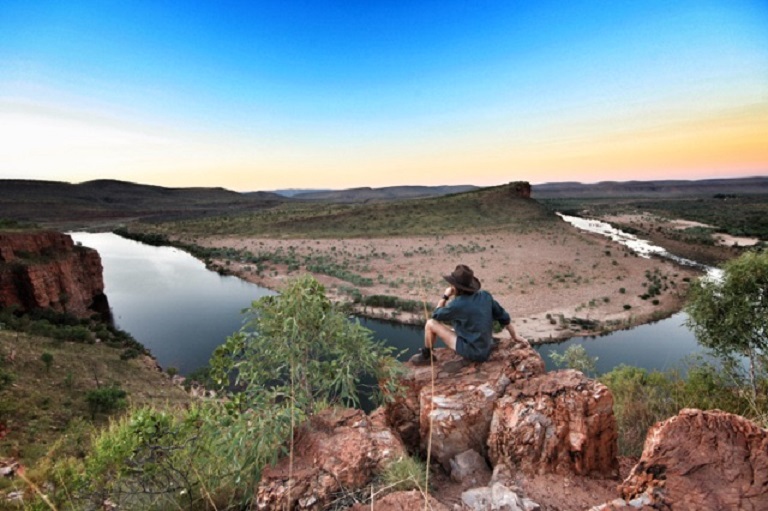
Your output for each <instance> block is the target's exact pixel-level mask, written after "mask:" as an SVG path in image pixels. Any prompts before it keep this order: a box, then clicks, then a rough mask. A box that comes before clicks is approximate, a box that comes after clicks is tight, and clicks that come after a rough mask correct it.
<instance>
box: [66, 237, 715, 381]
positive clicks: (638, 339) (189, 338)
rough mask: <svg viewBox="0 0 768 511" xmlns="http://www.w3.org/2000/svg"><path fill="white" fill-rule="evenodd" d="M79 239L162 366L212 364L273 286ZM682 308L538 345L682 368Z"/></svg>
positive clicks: (124, 316) (688, 338)
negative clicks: (626, 326)
mask: <svg viewBox="0 0 768 511" xmlns="http://www.w3.org/2000/svg"><path fill="white" fill-rule="evenodd" d="M71 235H72V238H73V239H74V240H75V242H79V243H82V244H83V245H85V246H88V247H92V248H95V249H96V250H98V251H99V254H101V258H102V263H103V265H104V284H105V292H106V295H107V297H108V298H109V303H110V306H111V308H112V313H113V315H114V318H115V323H116V325H117V326H118V327H120V328H121V329H123V330H125V331H127V332H129V333H130V334H131V335H133V336H134V337H135V338H136V339H137V340H138V341H140V342H141V343H143V344H144V345H145V346H146V347H147V348H149V349H150V350H151V351H152V354H153V355H154V356H155V357H156V358H157V360H158V362H159V363H160V365H161V366H162V367H164V368H167V367H176V368H177V369H178V370H179V372H180V373H181V374H188V373H189V372H191V371H193V370H195V369H196V368H198V367H201V366H204V365H207V363H208V360H209V359H210V356H211V353H212V352H213V350H214V349H215V348H216V347H217V346H218V345H220V344H221V343H223V342H224V340H225V339H226V338H227V336H228V335H230V334H231V333H232V332H235V331H236V330H238V329H239V328H240V326H241V325H242V322H243V316H242V314H241V311H242V309H244V308H246V307H248V306H249V305H250V304H251V302H252V301H253V300H257V299H258V298H260V297H262V296H266V295H269V294H273V292H272V291H270V290H268V289H265V288H262V287H259V286H256V285H254V284H250V283H247V282H245V281H242V280H240V279H238V278H236V277H231V276H221V275H219V274H217V273H214V272H211V271H208V270H206V269H205V266H204V265H203V263H202V262H200V261H198V260H197V259H195V258H194V257H192V256H191V255H189V254H187V253H186V252H183V251H181V250H178V249H175V248H170V247H153V246H149V245H144V244H142V243H138V242H136V241H132V240H127V239H124V238H121V237H119V236H116V235H114V234H111V233H98V234H92V233H71ZM359 321H360V323H361V324H362V325H364V326H366V327H368V328H370V329H371V330H372V331H373V336H374V338H376V339H379V340H382V341H384V342H386V343H388V344H390V345H392V346H394V347H395V348H396V349H397V351H398V352H402V354H401V357H400V358H401V359H407V358H408V357H409V356H410V355H412V354H413V353H415V352H416V350H417V348H418V347H419V346H420V345H421V343H422V342H423V341H422V340H423V334H422V330H421V328H419V327H413V326H407V325H399V324H396V323H390V322H386V321H377V320H371V319H365V318H360V319H359ZM684 321H685V315H684V314H682V313H681V314H677V315H675V316H672V317H670V318H668V319H665V320H662V321H659V322H657V323H653V324H648V325H642V326H639V327H636V328H633V329H632V330H624V331H620V332H614V333H612V334H609V335H606V336H603V337H598V338H573V339H570V340H568V341H566V342H563V343H559V344H549V345H543V346H540V347H538V348H537V349H539V352H540V353H541V354H542V356H544V359H545V360H546V361H547V366H548V369H553V367H552V365H551V362H550V360H549V357H548V354H549V352H550V351H552V350H554V351H557V352H559V353H562V352H563V351H564V350H565V349H567V347H568V346H570V345H571V344H583V345H584V347H585V349H586V350H587V353H588V354H589V355H590V356H592V357H598V362H597V367H598V371H599V372H600V373H602V372H605V371H609V370H611V369H612V368H613V367H615V366H616V365H618V364H621V363H624V364H629V365H635V366H639V367H644V368H646V369H660V370H664V369H668V368H672V367H677V366H679V365H680V364H681V363H682V362H683V360H684V358H685V357H686V356H687V355H689V354H691V353H695V352H699V351H700V348H699V346H698V344H697V343H696V340H695V338H694V336H693V334H692V333H691V332H690V331H689V330H688V329H687V328H685V326H683V324H684Z"/></svg>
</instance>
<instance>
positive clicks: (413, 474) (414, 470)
mask: <svg viewBox="0 0 768 511" xmlns="http://www.w3.org/2000/svg"><path fill="white" fill-rule="evenodd" d="M381 482H382V484H383V485H384V486H385V487H387V488H389V491H391V492H396V491H410V490H421V491H426V490H427V465H426V463H424V462H423V461H421V460H420V459H418V458H413V457H411V456H404V457H402V458H399V459H397V460H395V461H393V462H391V463H390V464H389V465H387V466H386V468H385V469H384V470H383V471H382V473H381Z"/></svg>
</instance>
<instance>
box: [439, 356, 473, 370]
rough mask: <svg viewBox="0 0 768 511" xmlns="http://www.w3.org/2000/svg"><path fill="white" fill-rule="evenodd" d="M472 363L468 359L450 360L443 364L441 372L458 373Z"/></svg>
mask: <svg viewBox="0 0 768 511" xmlns="http://www.w3.org/2000/svg"><path fill="white" fill-rule="evenodd" d="M471 363H472V361H471V360H469V359H468V358H464V357H461V358H460V359H458V360H451V361H449V362H446V363H444V364H443V367H442V370H443V371H445V372H446V373H458V372H459V371H461V370H462V369H464V368H465V367H467V366H468V365H469V364H471Z"/></svg>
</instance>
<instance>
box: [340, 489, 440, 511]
mask: <svg viewBox="0 0 768 511" xmlns="http://www.w3.org/2000/svg"><path fill="white" fill-rule="evenodd" d="M371 509H373V510H374V511H410V510H414V511H416V510H421V509H424V495H423V494H422V493H421V492H419V491H416V490H413V491H399V492H395V493H390V494H389V495H386V496H384V497H382V498H381V499H380V500H376V501H374V503H373V507H371V505H370V504H365V505H363V504H355V505H354V506H352V507H351V508H350V509H349V511H370V510H371ZM427 509H430V510H431V511H449V509H448V507H446V506H444V505H443V504H441V503H440V502H438V501H437V500H435V499H434V498H433V497H429V506H428V507H427Z"/></svg>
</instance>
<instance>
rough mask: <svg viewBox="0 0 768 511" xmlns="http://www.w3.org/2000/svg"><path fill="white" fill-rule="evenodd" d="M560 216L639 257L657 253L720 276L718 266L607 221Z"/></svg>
mask: <svg viewBox="0 0 768 511" xmlns="http://www.w3.org/2000/svg"><path fill="white" fill-rule="evenodd" d="M556 214H557V215H558V216H559V217H560V218H562V219H563V220H565V221H566V222H568V223H569V224H571V225H573V226H574V227H576V228H578V229H581V230H582V231H587V232H591V233H594V234H600V235H602V236H606V237H608V238H610V239H611V240H613V241H616V242H618V243H620V244H622V245H624V246H625V247H627V248H629V249H630V250H632V251H633V252H635V253H636V254H637V255H639V256H640V257H646V258H647V257H651V255H658V256H660V257H663V258H665V259H670V260H672V261H675V262H676V263H678V264H682V265H684V266H690V267H692V268H699V269H701V270H704V271H705V272H706V273H707V275H708V276H709V277H710V278H715V279H720V278H721V277H722V274H723V273H722V272H723V271H722V270H721V269H719V268H713V267H711V266H707V265H705V264H701V263H698V262H696V261H693V260H691V259H686V258H685V257H679V256H676V255H674V254H670V253H669V252H667V251H666V249H664V248H662V247H660V246H658V245H654V244H653V243H651V242H650V241H648V240H644V239H641V238H638V237H637V236H635V235H633V234H629V233H627V232H624V231H622V230H620V229H616V228H615V227H613V226H612V225H611V224H609V223H607V222H602V221H600V220H594V219H590V218H581V217H578V216H569V215H563V214H562V213H556Z"/></svg>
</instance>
